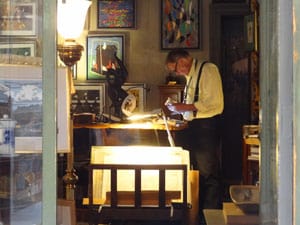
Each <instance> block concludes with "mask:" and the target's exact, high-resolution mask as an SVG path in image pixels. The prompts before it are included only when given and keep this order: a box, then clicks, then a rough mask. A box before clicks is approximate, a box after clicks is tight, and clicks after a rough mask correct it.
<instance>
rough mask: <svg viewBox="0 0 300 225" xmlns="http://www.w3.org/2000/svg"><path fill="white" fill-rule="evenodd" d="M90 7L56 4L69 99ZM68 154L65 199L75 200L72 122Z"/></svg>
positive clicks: (79, 0)
mask: <svg viewBox="0 0 300 225" xmlns="http://www.w3.org/2000/svg"><path fill="white" fill-rule="evenodd" d="M90 5H91V1H88V0H59V1H58V4H57V31H58V33H59V34H60V35H61V36H62V37H63V38H64V43H63V44H59V45H58V46H57V50H58V53H59V58H60V59H61V61H62V62H64V64H65V65H66V66H67V67H68V81H69V85H70V90H71V91H70V98H71V95H72V94H73V93H74V92H75V90H74V86H73V79H72V72H71V67H72V66H73V65H75V64H76V62H77V61H79V60H80V58H81V52H82V51H83V46H81V45H80V44H78V43H77V42H76V41H75V39H76V38H78V37H79V36H80V34H81V32H82V30H83V27H84V23H85V17H86V14H87V11H88V9H89V7H90ZM70 141H71V143H70V148H71V149H70V152H69V153H68V159H67V170H66V175H65V176H64V177H63V180H64V182H65V183H66V199H67V200H75V185H76V183H77V181H78V177H77V175H76V174H75V169H74V167H73V163H74V152H73V120H72V119H71V124H70Z"/></svg>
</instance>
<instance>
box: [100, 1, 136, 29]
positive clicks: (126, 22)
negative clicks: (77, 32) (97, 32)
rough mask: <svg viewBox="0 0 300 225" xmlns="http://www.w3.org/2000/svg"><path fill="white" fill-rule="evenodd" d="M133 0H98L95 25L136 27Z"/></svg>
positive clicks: (103, 26)
mask: <svg viewBox="0 0 300 225" xmlns="http://www.w3.org/2000/svg"><path fill="white" fill-rule="evenodd" d="M135 4H136V3H135V0H121V1H114V0H98V2H97V27H98V28H99V29H103V28H105V29H108V28H128V29H130V28H136V12H135V10H136V6H135Z"/></svg>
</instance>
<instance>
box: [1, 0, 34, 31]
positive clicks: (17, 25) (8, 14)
mask: <svg viewBox="0 0 300 225" xmlns="http://www.w3.org/2000/svg"><path fill="white" fill-rule="evenodd" d="M36 4H37V3H36V1H33V2H28V1H27V2H24V1H18V2H17V1H1V3H0V12H1V14H0V35H11V36H14V35H16V36H17V35H22V36H24V35H35V34H36V23H37V6H36Z"/></svg>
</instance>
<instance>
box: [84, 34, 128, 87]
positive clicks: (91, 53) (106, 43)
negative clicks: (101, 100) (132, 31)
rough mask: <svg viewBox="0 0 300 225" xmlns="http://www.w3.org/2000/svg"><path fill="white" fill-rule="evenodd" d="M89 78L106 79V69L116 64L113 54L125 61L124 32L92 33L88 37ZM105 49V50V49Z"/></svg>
mask: <svg viewBox="0 0 300 225" xmlns="http://www.w3.org/2000/svg"><path fill="white" fill-rule="evenodd" d="M86 49H87V54H86V55H87V75H86V76H87V80H100V81H101V80H102V81H103V80H105V79H106V75H104V71H105V70H107V68H108V67H109V66H111V65H115V64H116V60H115V58H114V56H113V54H114V53H116V56H117V57H118V58H119V59H120V60H121V61H122V62H124V58H125V56H124V55H125V35H124V34H101V35H99V34H98V35H97V34H96V35H94V34H90V35H88V37H87V48H86ZM103 49H104V50H103Z"/></svg>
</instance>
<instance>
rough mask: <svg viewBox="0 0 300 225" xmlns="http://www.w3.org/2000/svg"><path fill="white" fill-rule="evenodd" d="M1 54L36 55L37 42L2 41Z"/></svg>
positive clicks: (0, 45) (0, 44)
mask: <svg viewBox="0 0 300 225" xmlns="http://www.w3.org/2000/svg"><path fill="white" fill-rule="evenodd" d="M0 54H11V55H22V56H35V42H34V41H30V42H25V41H24V42H23V43H14V42H13V43H7V42H5V43H1V42H0Z"/></svg>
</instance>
